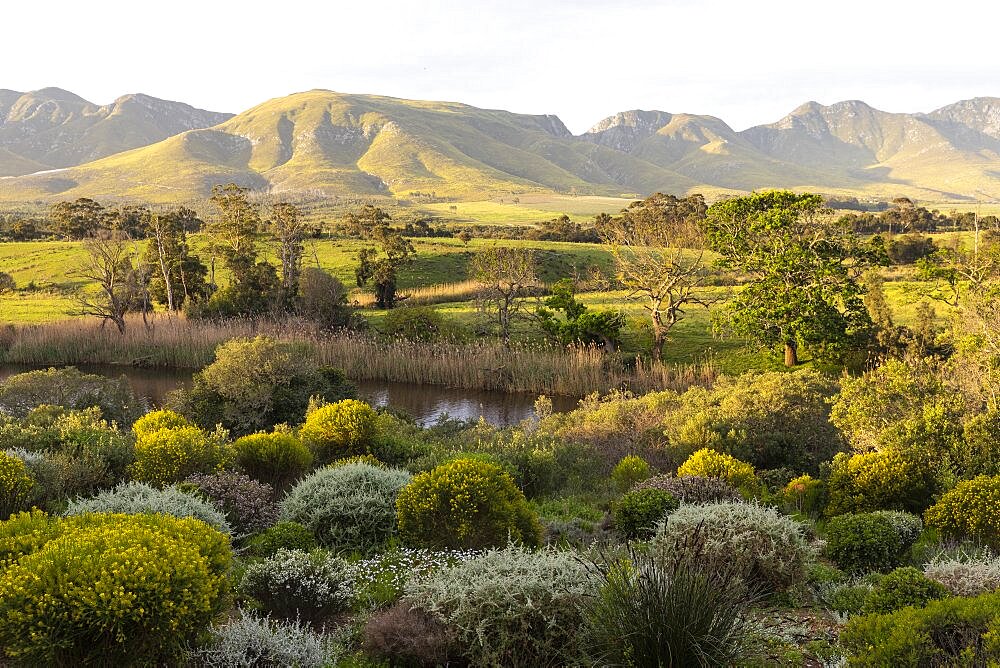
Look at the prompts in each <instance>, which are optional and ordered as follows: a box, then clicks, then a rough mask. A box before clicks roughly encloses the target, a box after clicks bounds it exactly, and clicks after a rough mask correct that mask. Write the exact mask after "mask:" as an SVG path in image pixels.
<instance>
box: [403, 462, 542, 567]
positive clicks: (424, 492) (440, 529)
mask: <svg viewBox="0 0 1000 668" xmlns="http://www.w3.org/2000/svg"><path fill="white" fill-rule="evenodd" d="M396 508H397V511H398V515H399V531H400V534H401V535H402V537H403V540H405V541H406V542H408V543H410V544H412V545H416V546H419V547H430V548H435V549H445V548H447V549H483V548H487V547H494V546H498V545H505V544H507V542H508V541H509V540H511V541H514V542H516V543H523V544H525V545H532V546H534V545H539V544H540V543H541V525H540V524H539V521H538V516H537V515H536V514H535V512H534V511H533V510H532V509H531V507H530V506H529V505H528V501H527V499H526V498H525V497H524V493H523V492H521V490H519V489H518V488H517V485H515V484H514V480H513V479H512V478H511V477H510V474H508V473H507V472H506V471H505V470H504V469H503V468H502V467H500V466H498V465H497V464H493V463H490V462H487V461H483V460H479V459H456V460H453V461H451V462H448V463H446V464H442V465H440V466H438V467H436V468H434V469H432V470H430V471H427V472H425V473H421V474H419V475H417V476H414V478H413V481H412V482H410V484H409V485H407V486H406V487H405V488H404V489H403V490H402V492H400V494H399V498H398V499H397V501H396Z"/></svg>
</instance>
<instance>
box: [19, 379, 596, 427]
mask: <svg viewBox="0 0 1000 668" xmlns="http://www.w3.org/2000/svg"><path fill="white" fill-rule="evenodd" d="M77 368H79V369H80V370H81V371H84V372H86V373H94V374H100V375H102V376H111V377H119V376H125V378H127V379H128V382H129V385H130V386H131V387H132V391H133V392H135V393H136V394H138V395H140V396H143V397H146V398H147V399H148V400H149V401H150V402H151V403H152V404H153V405H155V406H159V405H162V404H163V402H164V401H165V400H166V397H167V394H168V393H169V392H171V391H173V390H176V389H178V388H181V387H189V386H190V385H191V372H190V371H187V370H179V369H141V368H136V367H126V366H110V365H88V364H81V365H79V366H78V367H77ZM30 370H31V367H23V366H13V365H6V366H0V380H3V379H4V378H7V377H8V376H12V375H14V374H16V373H21V372H23V371H30ZM355 384H356V385H357V386H358V395H359V397H360V398H362V399H365V400H366V401H368V402H369V403H371V404H372V405H373V406H379V407H389V408H392V409H394V410H397V411H401V412H403V413H406V414H408V415H410V416H412V417H413V418H414V419H415V420H416V421H417V422H418V423H419V424H421V425H424V426H427V425H432V424H434V423H435V422H437V421H438V420H440V419H443V418H446V417H447V418H453V419H458V420H478V419H479V418H481V417H482V418H484V419H485V420H486V421H487V422H489V423H490V424H493V425H496V426H500V427H504V426H508V425H514V424H517V423H518V422H520V421H521V420H524V419H527V418H530V417H532V416H533V415H534V404H535V399H536V397H535V395H532V394H508V393H505V392H483V391H478V390H456V389H451V388H447V387H439V386H436V385H415V384H410V383H390V382H381V381H356V382H355ZM552 403H553V409H554V410H556V411H568V410H572V409H573V408H575V407H576V399H574V398H572V397H553V399H552Z"/></svg>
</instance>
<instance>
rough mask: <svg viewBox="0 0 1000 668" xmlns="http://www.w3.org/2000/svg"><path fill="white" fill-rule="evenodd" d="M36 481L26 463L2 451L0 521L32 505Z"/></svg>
mask: <svg viewBox="0 0 1000 668" xmlns="http://www.w3.org/2000/svg"><path fill="white" fill-rule="evenodd" d="M34 489H35V479H34V478H33V477H32V476H31V473H30V472H29V471H28V467H27V466H26V465H25V463H24V461H23V460H21V459H19V458H17V457H14V456H13V455H9V454H7V453H6V452H4V451H2V450H0V519H7V518H8V517H10V516H11V514H13V513H16V512H18V511H19V510H26V509H27V508H28V507H30V505H31V498H32V495H33V493H34Z"/></svg>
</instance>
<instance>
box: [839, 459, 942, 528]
mask: <svg viewBox="0 0 1000 668" xmlns="http://www.w3.org/2000/svg"><path fill="white" fill-rule="evenodd" d="M941 466H942V464H941V462H939V461H937V460H936V458H935V457H934V456H932V454H931V453H929V452H926V451H920V450H919V449H907V450H899V449H896V448H886V449H884V450H877V451H873V452H863V453H858V454H855V455H850V454H848V453H846V452H842V453H839V454H837V456H835V457H834V458H833V462H832V463H831V464H830V475H829V477H828V478H827V482H826V488H827V499H828V500H827V507H826V514H827V515H828V516H834V515H840V514H842V513H853V512H865V511H871V510H883V509H888V510H904V511H906V512H911V513H917V514H919V513H921V512H923V511H924V510H925V509H926V508H927V506H928V505H930V502H931V500H932V499H933V498H934V496H936V495H937V493H938V492H939V491H940V488H941V474H940V471H939V469H940V468H941Z"/></svg>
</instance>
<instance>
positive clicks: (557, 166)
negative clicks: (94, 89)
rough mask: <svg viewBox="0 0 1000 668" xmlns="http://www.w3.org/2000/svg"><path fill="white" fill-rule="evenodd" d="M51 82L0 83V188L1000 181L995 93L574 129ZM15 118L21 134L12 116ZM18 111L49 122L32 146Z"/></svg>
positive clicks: (954, 192)
mask: <svg viewBox="0 0 1000 668" xmlns="http://www.w3.org/2000/svg"><path fill="white" fill-rule="evenodd" d="M47 90H48V92H45V91H39V92H37V93H33V94H29V95H28V96H27V98H28V99H25V98H26V96H23V95H20V94H17V93H13V92H10V91H0V117H5V118H7V119H8V120H7V121H5V123H4V124H3V125H0V199H3V200H7V201H33V200H37V201H53V200H58V199H69V198H75V197H81V196H88V197H99V198H105V199H114V198H121V199H135V200H144V201H149V202H174V201H187V200H193V199H198V198H202V197H204V196H205V195H206V194H207V193H208V192H209V191H210V190H211V187H212V186H213V185H215V184H217V183H224V182H228V181H235V182H237V183H240V184H243V185H246V186H249V187H252V188H255V189H259V190H266V191H270V192H274V193H280V194H286V195H289V196H293V197H296V198H302V199H319V198H326V197H331V196H352V197H353V196H386V197H395V198H403V199H408V198H413V197H415V196H419V195H418V194H422V195H425V196H426V195H430V196H433V197H436V198H447V199H452V200H476V199H486V198H491V197H497V196H501V197H503V196H505V195H508V194H514V195H516V194H529V193H553V192H557V193H578V194H592V195H605V196H619V195H623V194H628V195H634V194H645V193H651V192H654V191H657V190H660V191H665V192H674V193H685V192H695V191H700V192H704V193H705V194H707V195H713V194H719V193H727V192H743V191H748V190H753V189H761V188H771V187H786V188H796V189H811V190H816V191H819V192H823V193H829V194H853V195H859V196H863V197H881V198H891V197H897V196H900V195H907V196H910V197H916V198H919V199H929V200H936V201H940V200H971V199H974V198H975V197H976V196H978V194H979V193H982V192H986V193H990V192H994V193H995V192H998V191H1000V99H996V98H977V99H973V100H966V101H963V102H959V103H956V104H953V105H949V106H947V107H943V108H941V109H938V110H936V111H933V112H930V113H927V114H897V113H888V112H883V111H879V110H877V109H874V108H872V107H870V106H869V105H867V104H865V103H863V102H858V101H849V102H841V103H837V104H833V105H830V106H824V105H820V104H818V103H816V102H809V103H807V104H804V105H802V106H801V107H799V108H797V109H795V110H794V111H792V112H791V113H790V114H788V115H787V116H785V117H784V118H783V119H781V120H779V121H777V122H776V123H772V124H768V125H761V126H757V127H753V128H749V129H747V130H743V131H740V132H738V131H736V130H734V129H733V128H731V127H730V126H729V125H728V124H726V123H725V122H724V121H723V120H721V119H719V118H716V117H714V116H706V115H695V114H674V113H668V112H664V111H638V110H636V111H627V112H622V113H619V114H616V115H614V116H612V117H609V118H607V119H605V120H603V121H601V122H600V123H598V124H597V125H595V126H594V127H593V128H591V129H590V130H589V131H588V132H586V133H584V134H583V135H580V136H574V135H573V134H572V133H570V132H569V130H568V129H567V128H566V127H565V125H563V123H562V122H561V121H560V120H559V119H558V118H557V117H555V116H548V115H526V114H516V113H512V112H508V111H502V110H491V109H479V108H476V107H472V106H469V105H465V104H459V103H454V102H428V101H418V100H403V99H397V98H390V97H382V96H375V95H351V94H343V93H335V92H332V91H326V90H313V91H308V92H303V93H296V94H294V95H289V96H287V97H282V98H276V99H273V100H269V101H267V102H264V103H263V104H260V105H258V106H256V107H254V108H252V109H249V110H247V111H245V112H243V113H241V114H238V115H236V116H233V117H227V116H225V115H216V116H219V118H215V119H213V118H212V115H211V113H210V112H199V111H198V110H195V109H193V108H191V107H187V106H186V105H179V104H178V103H166V102H162V101H153V99H152V98H145V97H143V96H128V97H126V98H121V99H120V100H118V101H116V103H115V104H114V105H109V106H108V107H94V106H93V105H89V103H87V102H86V101H84V100H81V99H80V98H77V97H76V96H74V95H72V94H70V93H65V92H64V91H59V92H53V91H52V89H47ZM42 93H45V94H44V95H43V94H42ZM43 98H44V99H46V100H47V101H46V102H44V103H41V104H36V103H34V102H32V100H36V101H37V100H41V99H43ZM154 102H155V103H154ZM33 104H34V106H32V105H33ZM171 105H176V106H173V107H171ZM138 108H141V109H145V110H147V112H148V113H145V114H140V113H138ZM32 109H34V111H32ZM115 110H117V111H115ZM43 116H44V120H45V123H42V122H41V120H39V119H40V118H42V117H43ZM12 118H15V119H20V120H17V121H16V122H15V123H14V124H13V125H12V126H11V127H12V128H14V127H17V128H20V130H19V133H18V132H14V131H13V130H11V129H10V128H8V127H7V126H8V125H10V124H11V121H10V119H12ZM213 120H215V121H216V122H215V123H211V121H213ZM29 121H30V123H37V124H38V127H40V128H43V129H42V130H40V131H39V132H40V134H39V135H38V136H36V137H34V139H32V140H31V141H29V139H31V137H30V136H29V135H30V133H26V130H25V128H26V127H29V126H28V125H26V123H29ZM84 126H85V127H84ZM32 127H33V126H32ZM43 134H44V135H45V136H46V137H47V138H48V139H46V141H47V142H48V143H47V144H45V145H44V148H46V150H41V148H43V146H42V143H41V140H40V139H39V137H41V136H42V135H43ZM10 137H14V138H18V137H19V138H20V139H19V141H13V140H11V139H10ZM74 137H75V139H74ZM57 140H58V141H57ZM116 142H117V145H118V146H121V147H122V148H121V149H120V150H118V151H115V150H114V146H115V145H116ZM25 147H28V148H31V149H32V150H27V148H25ZM91 158H93V159H91Z"/></svg>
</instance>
